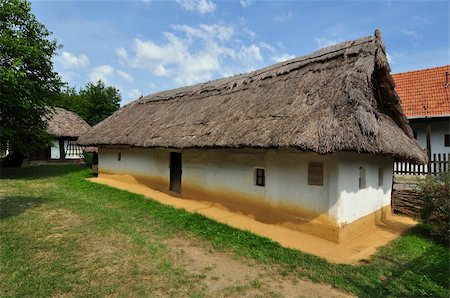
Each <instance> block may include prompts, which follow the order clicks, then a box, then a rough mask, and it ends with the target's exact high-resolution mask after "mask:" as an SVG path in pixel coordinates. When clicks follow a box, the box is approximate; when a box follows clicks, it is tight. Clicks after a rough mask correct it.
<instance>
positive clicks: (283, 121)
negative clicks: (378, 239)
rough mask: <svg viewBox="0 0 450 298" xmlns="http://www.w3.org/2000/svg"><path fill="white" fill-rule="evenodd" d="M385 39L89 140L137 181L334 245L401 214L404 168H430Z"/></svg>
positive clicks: (123, 114) (103, 168)
mask: <svg viewBox="0 0 450 298" xmlns="http://www.w3.org/2000/svg"><path fill="white" fill-rule="evenodd" d="M389 73H390V68H389V65H388V61H387V59H386V53H385V48H384V45H383V42H382V40H381V37H380V33H379V32H378V31H376V32H375V36H369V37H364V38H361V39H358V40H355V41H349V42H344V43H341V44H338V45H335V46H331V47H328V48H325V49H322V50H319V51H317V52H314V53H313V54H311V55H308V56H303V57H299V58H295V59H292V60H289V61H286V62H281V63H278V64H275V65H272V66H269V67H266V68H263V69H260V70H257V71H254V72H251V73H247V74H242V75H237V76H233V77H230V78H224V79H219V80H215V81H211V82H208V83H204V84H198V85H195V86H192V87H184V88H179V89H175V90H169V91H164V92H159V93H156V94H152V95H149V96H145V97H143V98H141V99H139V100H136V101H134V102H132V103H130V104H128V105H126V106H124V107H122V108H121V109H120V110H118V111H117V112H116V113H114V114H113V115H112V116H110V117H109V118H107V119H105V120H104V121H103V122H101V123H99V124H97V125H96V126H94V127H93V128H92V129H90V130H89V131H88V132H87V133H86V134H84V135H82V136H81V137H80V139H79V141H78V143H79V144H82V145H89V146H97V145H98V146H99V173H100V176H104V177H110V178H114V177H116V178H117V177H119V178H120V177H123V176H120V175H131V176H133V177H134V178H135V179H136V180H137V181H138V182H140V183H144V184H147V185H148V186H150V187H152V188H154V189H157V190H160V191H164V192H169V193H172V194H175V195H178V196H180V197H183V198H190V199H199V200H207V201H212V202H216V203H219V204H222V205H223V206H225V207H227V208H229V209H232V210H237V211H239V212H242V213H246V214H249V215H251V216H254V217H255V218H256V219H258V220H261V221H264V222H269V223H274V224H281V225H284V226H288V227H291V228H294V229H298V230H301V231H304V232H307V233H311V234H314V235H318V236H320V237H324V238H326V239H330V240H332V241H336V242H339V241H344V240H345V239H347V238H349V237H353V236H355V235H357V234H358V233H360V232H362V231H366V230H367V228H369V227H370V226H371V225H372V226H373V224H374V223H376V220H379V219H380V218H381V215H382V214H383V212H386V211H388V210H389V209H390V193H391V185H392V166H393V161H394V159H395V158H396V159H400V160H409V161H414V162H419V163H423V162H425V161H426V160H427V157H426V155H425V154H424V152H423V151H422V149H420V147H419V146H418V144H417V142H416V141H415V140H414V138H413V135H412V131H411V128H410V127H409V125H408V121H407V119H406V118H405V116H404V114H403V112H402V109H401V107H400V105H399V98H398V96H397V94H396V93H395V91H394V83H393V81H392V78H391V76H390V74H389Z"/></svg>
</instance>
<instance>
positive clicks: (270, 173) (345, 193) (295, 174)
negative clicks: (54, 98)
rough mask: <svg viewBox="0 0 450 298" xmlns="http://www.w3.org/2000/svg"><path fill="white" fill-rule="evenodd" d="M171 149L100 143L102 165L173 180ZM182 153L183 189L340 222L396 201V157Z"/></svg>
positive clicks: (267, 152) (242, 151)
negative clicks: (362, 173) (311, 168)
mask: <svg viewBox="0 0 450 298" xmlns="http://www.w3.org/2000/svg"><path fill="white" fill-rule="evenodd" d="M172 151H178V152H180V151H179V150H172ZM119 152H121V160H120V161H119V160H118V153H119ZM170 152H171V150H168V149H143V148H127V149H117V148H115V149H111V148H99V170H100V172H102V171H110V172H116V173H120V174H125V173H129V174H138V175H143V176H153V177H160V178H162V179H166V181H167V182H168V181H169V175H170V169H169V160H170ZM181 152H182V182H181V183H182V186H181V193H182V194H183V186H186V185H191V186H196V187H201V188H203V189H206V190H209V191H212V192H215V191H218V192H222V193H223V191H224V190H225V191H226V190H229V191H230V193H231V192H233V193H239V194H240V195H244V196H245V195H248V196H251V197H258V198H263V199H265V200H267V201H269V202H272V203H283V204H289V205H294V206H298V207H301V208H304V209H307V210H310V211H313V212H317V213H322V214H328V215H329V216H331V217H333V218H335V219H336V221H337V223H338V224H348V223H351V222H353V221H355V220H357V219H358V218H361V217H363V216H365V215H368V214H370V213H373V212H375V211H377V210H379V209H381V208H382V207H384V206H386V205H389V204H390V194H391V186H392V162H393V160H392V159H391V158H385V157H377V156H374V155H369V154H357V153H350V152H349V153H338V154H332V155H319V154H316V153H304V152H291V151H277V150H245V149H239V150H183V151H181ZM308 162H323V164H324V184H323V186H311V185H308ZM360 166H364V167H365V168H366V188H365V189H359V183H358V182H359V167H360ZM379 167H382V168H383V186H378V168H379ZM256 168H264V169H265V172H266V185H265V186H264V187H261V186H257V185H256V183H255V169H256ZM167 185H168V184H167Z"/></svg>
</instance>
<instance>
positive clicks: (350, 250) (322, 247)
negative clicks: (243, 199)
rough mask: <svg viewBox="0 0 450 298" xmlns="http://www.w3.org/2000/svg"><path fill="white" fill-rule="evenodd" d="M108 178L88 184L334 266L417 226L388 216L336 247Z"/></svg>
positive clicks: (211, 205)
mask: <svg viewBox="0 0 450 298" xmlns="http://www.w3.org/2000/svg"><path fill="white" fill-rule="evenodd" d="M110 176H114V177H109V176H108V178H103V177H99V178H91V179H89V180H90V181H92V182H96V183H102V184H106V185H109V186H112V187H116V188H119V189H123V190H127V191H130V192H134V193H138V194H142V195H144V196H147V197H149V198H152V199H154V200H156V201H158V202H160V203H163V204H166V205H170V206H173V207H176V208H181V209H185V210H186V211H189V212H197V213H200V214H202V215H204V216H206V217H208V218H211V219H213V220H216V221H218V222H221V223H225V224H227V225H229V226H232V227H235V228H238V229H242V230H247V231H250V232H252V233H255V234H257V235H261V236H264V237H268V238H271V239H273V240H274V241H276V242H278V243H279V244H280V245H281V246H284V247H287V248H292V249H297V250H300V251H302V252H305V253H309V254H313V255H316V256H318V257H321V258H324V259H326V260H328V261H330V262H333V263H344V264H357V263H359V262H360V261H363V260H366V259H368V258H369V257H370V256H371V255H373V254H374V253H375V252H376V251H377V249H378V248H379V247H381V246H384V245H386V244H387V243H388V242H390V241H391V240H393V239H395V238H397V237H399V236H400V235H401V234H402V233H403V232H404V231H406V230H407V229H409V228H411V227H413V226H414V225H415V224H416V222H415V221H414V220H413V219H410V218H407V217H401V216H391V217H390V218H389V219H388V220H386V221H384V222H383V224H380V225H379V226H376V227H373V228H371V229H370V230H369V231H368V232H367V233H365V234H362V235H359V236H358V237H356V238H354V239H351V240H349V241H346V242H344V243H341V244H337V243H334V242H331V241H328V240H325V239H321V238H318V237H314V236H311V235H308V234H305V233H302V232H299V231H295V230H292V229H289V228H286V227H283V226H279V225H273V224H266V223H262V222H259V221H257V220H255V219H253V218H251V217H248V216H245V215H242V214H238V213H234V212H231V211H229V210H227V209H225V208H224V207H223V206H220V205H218V204H214V203H210V202H201V201H194V200H188V199H179V198H176V197H173V196H171V195H168V194H165V193H162V192H159V191H156V190H153V189H151V188H149V187H147V186H145V185H142V184H139V183H137V182H136V181H134V179H133V177H131V176H128V175H110ZM111 178H112V179H111Z"/></svg>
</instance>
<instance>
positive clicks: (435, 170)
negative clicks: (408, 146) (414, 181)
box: [394, 153, 450, 175]
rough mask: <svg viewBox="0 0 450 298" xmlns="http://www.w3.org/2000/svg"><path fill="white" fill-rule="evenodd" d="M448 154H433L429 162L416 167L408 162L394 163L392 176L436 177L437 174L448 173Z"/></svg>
mask: <svg viewBox="0 0 450 298" xmlns="http://www.w3.org/2000/svg"><path fill="white" fill-rule="evenodd" d="M449 161H450V154H445V153H444V154H441V153H438V154H436V153H434V154H433V155H432V156H431V160H430V162H429V163H428V164H426V165H417V164H412V163H409V162H402V161H396V162H394V174H403V175H427V174H431V175H437V174H439V173H448V172H449V169H450V165H449Z"/></svg>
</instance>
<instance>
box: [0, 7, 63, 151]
mask: <svg viewBox="0 0 450 298" xmlns="http://www.w3.org/2000/svg"><path fill="white" fill-rule="evenodd" d="M0 20H1V22H0V98H1V101H0V147H1V149H4V148H6V144H7V142H9V144H10V148H12V149H13V150H14V151H16V152H21V153H28V152H31V151H33V150H35V149H38V148H42V147H44V146H46V145H47V143H48V141H49V140H50V138H49V137H48V135H47V134H46V132H45V128H46V126H45V122H44V121H43V119H42V117H43V115H45V113H46V111H47V106H48V105H49V104H50V102H51V100H52V98H54V97H55V95H56V94H57V93H58V92H59V90H60V88H61V86H62V82H61V79H60V77H59V75H58V74H57V73H56V72H54V70H53V62H52V57H53V55H55V51H56V49H58V48H59V45H58V43H57V42H56V40H50V39H49V36H50V35H51V33H50V32H49V31H48V30H47V28H45V26H44V25H43V24H41V23H40V22H39V21H38V20H37V19H36V17H35V16H34V15H33V14H32V13H31V6H30V3H29V2H27V1H24V0H0Z"/></svg>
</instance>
